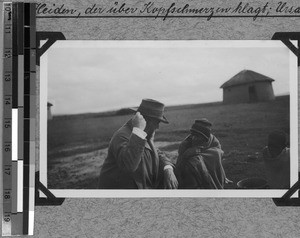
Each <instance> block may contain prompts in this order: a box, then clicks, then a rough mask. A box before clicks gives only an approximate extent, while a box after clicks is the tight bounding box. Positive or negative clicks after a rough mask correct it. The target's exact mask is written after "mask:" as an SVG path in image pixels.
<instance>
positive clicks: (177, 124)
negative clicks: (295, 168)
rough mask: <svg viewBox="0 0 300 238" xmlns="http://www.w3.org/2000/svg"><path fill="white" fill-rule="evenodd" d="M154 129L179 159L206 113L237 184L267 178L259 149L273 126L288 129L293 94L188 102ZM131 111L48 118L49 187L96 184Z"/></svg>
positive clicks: (169, 112)
mask: <svg viewBox="0 0 300 238" xmlns="http://www.w3.org/2000/svg"><path fill="white" fill-rule="evenodd" d="M166 117H167V118H168V119H169V121H170V124H168V125H166V124H162V125H161V128H160V130H159V131H158V132H157V133H156V141H157V146H158V147H159V148H160V149H161V150H163V151H165V152H166V153H167V154H168V155H169V156H170V157H172V159H173V160H176V156H177V148H178V145H179V143H180V141H182V140H183V139H184V138H185V137H186V136H187V135H188V133H189V128H190V126H191V125H192V123H193V121H194V120H195V119H198V118H202V117H206V118H208V119H209V120H210V121H211V122H213V131H214V134H215V135H216V136H217V138H218V139H219V140H220V142H221V144H222V148H223V150H224V153H225V154H224V158H223V165H224V169H225V171H226V174H227V176H228V178H229V179H231V180H233V181H234V183H233V184H230V185H227V188H235V187H236V183H237V182H238V181H239V180H241V179H243V178H247V177H255V176H258V177H264V170H263V166H262V158H261V154H260V152H261V149H262V148H263V147H264V146H265V145H266V138H267V135H268V133H270V132H271V131H272V130H275V129H281V130H284V131H285V132H287V133H288V134H289V98H288V97H280V98H277V99H276V100H275V101H272V102H265V103H256V104H236V105H222V104H220V103H215V104H207V105H201V104H199V105H187V106H183V107H173V108H169V109H168V110H167V112H166ZM129 118H130V116H111V117H109V116H108V117H100V116H95V115H94V116H93V115H91V116H89V117H83V118H79V117H63V118H59V117H57V118H54V119H53V120H52V121H49V123H48V181H49V184H48V187H50V188H64V189H67V188H78V189H80V188H85V189H88V188H90V189H93V188H97V176H98V175H99V171H100V168H101V165H102V163H103V160H104V159H105V157H106V153H107V149H106V148H107V146H108V143H109V140H110V138H111V136H112V134H113V132H114V131H115V130H117V129H118V128H119V127H120V126H121V125H123V124H124V123H125V122H126V121H127V120H128V119H129ZM249 156H250V157H253V158H252V159H251V158H249Z"/></svg>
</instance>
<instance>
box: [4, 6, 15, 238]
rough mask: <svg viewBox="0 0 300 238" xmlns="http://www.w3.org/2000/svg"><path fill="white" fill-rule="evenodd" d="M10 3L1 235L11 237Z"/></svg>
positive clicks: (9, 8) (6, 25) (6, 16)
mask: <svg viewBox="0 0 300 238" xmlns="http://www.w3.org/2000/svg"><path fill="white" fill-rule="evenodd" d="M12 22H13V20H12V3H3V33H4V34H3V99H4V100H3V137H2V138H3V157H2V158H3V160H2V165H3V166H2V168H3V172H2V174H3V218H2V235H5V236H10V235H11V227H12V222H11V207H12V94H13V92H12V64H13V63H12V58H13V52H12V32H13V29H12Z"/></svg>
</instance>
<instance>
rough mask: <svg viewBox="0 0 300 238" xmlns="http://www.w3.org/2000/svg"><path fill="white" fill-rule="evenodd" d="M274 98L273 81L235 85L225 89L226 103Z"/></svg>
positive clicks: (224, 97)
mask: <svg viewBox="0 0 300 238" xmlns="http://www.w3.org/2000/svg"><path fill="white" fill-rule="evenodd" d="M250 88H251V89H250ZM251 92H252V93H251ZM251 94H252V95H251ZM274 99H275V97H274V91H273V88H272V84H271V82H256V83H251V84H242V85H235V86H232V87H227V88H224V89H223V102H224V103H248V102H255V101H269V100H274Z"/></svg>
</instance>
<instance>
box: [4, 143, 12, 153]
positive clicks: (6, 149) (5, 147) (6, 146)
mask: <svg viewBox="0 0 300 238" xmlns="http://www.w3.org/2000/svg"><path fill="white" fill-rule="evenodd" d="M4 151H5V152H10V151H11V146H10V144H4Z"/></svg>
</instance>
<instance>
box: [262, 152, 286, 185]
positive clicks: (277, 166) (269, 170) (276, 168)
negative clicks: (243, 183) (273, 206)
mask: <svg viewBox="0 0 300 238" xmlns="http://www.w3.org/2000/svg"><path fill="white" fill-rule="evenodd" d="M263 156H264V167H265V171H266V177H267V181H268V185H269V187H270V188H271V189H287V188H290V149H289V148H284V149H283V150H282V151H281V153H280V154H279V155H278V156H276V157H273V158H272V157H271V155H270V153H269V150H268V147H265V148H264V149H263Z"/></svg>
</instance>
